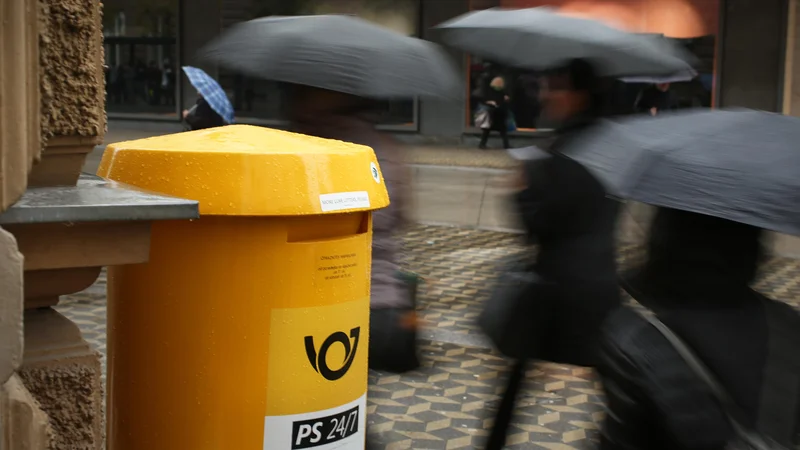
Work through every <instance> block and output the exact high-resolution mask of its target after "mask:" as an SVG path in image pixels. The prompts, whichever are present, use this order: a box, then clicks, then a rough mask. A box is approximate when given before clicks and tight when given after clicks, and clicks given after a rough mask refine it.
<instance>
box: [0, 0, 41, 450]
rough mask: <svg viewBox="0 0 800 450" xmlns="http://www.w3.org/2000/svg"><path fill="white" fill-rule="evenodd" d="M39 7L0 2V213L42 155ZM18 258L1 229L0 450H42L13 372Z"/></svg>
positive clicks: (17, 355) (17, 342)
mask: <svg viewBox="0 0 800 450" xmlns="http://www.w3.org/2000/svg"><path fill="white" fill-rule="evenodd" d="M38 11H39V5H38V3H37V2H36V1H31V0H0V23H2V24H3V26H2V27H0V98H1V99H2V101H3V107H2V108H0V212H1V211H5V210H6V209H7V208H8V207H9V206H10V205H12V204H13V203H14V202H16V201H17V200H18V199H19V197H20V196H21V195H22V193H23V192H25V189H26V187H27V179H28V173H29V171H30V170H31V165H32V164H33V162H34V160H36V159H37V158H38V157H39V154H40V152H41V136H40V127H39V101H40V100H39V42H38V41H39V37H38V23H37V21H38V17H39V15H38ZM22 278H23V258H22V255H21V254H20V253H19V250H18V248H17V242H16V240H15V239H14V237H13V236H12V235H11V234H9V233H8V232H6V231H5V230H2V229H0V450H16V449H30V450H45V449H47V448H48V446H49V442H50V437H51V430H50V428H49V424H48V418H47V416H46V415H45V413H44V412H43V411H42V410H41V408H40V407H39V404H38V402H37V401H36V400H35V399H34V397H33V396H32V395H31V393H30V392H29V391H28V390H27V388H26V387H25V386H24V385H23V383H22V381H21V380H20V378H19V376H18V375H17V373H16V371H17V369H18V368H19V366H20V363H21V361H22V354H23V339H22V330H23V319H22V309H23V283H22Z"/></svg>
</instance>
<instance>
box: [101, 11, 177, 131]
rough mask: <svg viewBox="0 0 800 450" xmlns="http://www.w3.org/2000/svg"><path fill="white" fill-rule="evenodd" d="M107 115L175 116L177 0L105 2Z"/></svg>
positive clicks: (104, 32) (104, 31)
mask: <svg viewBox="0 0 800 450" xmlns="http://www.w3.org/2000/svg"><path fill="white" fill-rule="evenodd" d="M103 6H104V13H103V35H104V46H105V64H106V69H105V75H106V110H107V111H108V112H109V113H111V114H114V113H123V114H145V115H156V116H164V117H176V116H177V111H178V107H177V103H178V102H177V95H178V89H177V86H178V80H179V73H178V71H179V70H180V67H178V61H177V55H178V51H177V36H178V0H148V1H139V0H105V1H104V2H103Z"/></svg>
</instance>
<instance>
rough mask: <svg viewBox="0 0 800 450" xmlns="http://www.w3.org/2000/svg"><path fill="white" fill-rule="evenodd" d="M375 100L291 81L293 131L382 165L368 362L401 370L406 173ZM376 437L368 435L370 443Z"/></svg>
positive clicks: (405, 320) (408, 330) (410, 323)
mask: <svg viewBox="0 0 800 450" xmlns="http://www.w3.org/2000/svg"><path fill="white" fill-rule="evenodd" d="M375 105H376V104H375V102H374V101H372V100H367V99H364V98H361V97H357V96H354V95H350V94H343V93H339V92H334V91H330V90H324V89H318V88H312V87H307V86H300V85H292V86H291V93H290V101H289V102H288V117H289V120H290V122H291V129H292V130H293V131H296V132H298V133H303V134H307V135H311V136H317V137H322V138H327V139H336V140H340V141H346V142H353V143H356V144H362V145H366V146H369V147H371V148H372V149H373V151H374V152H375V156H376V157H377V158H378V162H379V164H380V167H381V173H382V175H383V181H384V183H385V185H386V189H387V191H388V193H389V197H390V198H391V200H392V202H391V205H389V206H388V207H387V208H384V209H381V210H378V211H375V212H374V213H373V215H372V233H373V234H372V270H371V272H370V274H371V278H370V291H371V292H370V343H369V367H370V368H371V369H376V370H388V371H391V372H396V373H400V372H405V371H408V370H412V369H415V368H417V367H418V366H419V360H418V359H417V353H416V351H417V349H416V336H417V320H416V310H415V307H414V306H415V305H414V302H413V295H412V293H411V292H410V291H409V285H408V283H407V282H406V281H405V280H404V279H403V278H402V277H400V273H401V269H400V259H401V252H402V242H401V240H400V233H402V231H403V229H404V228H405V226H406V225H408V224H409V212H410V211H409V202H410V199H411V193H410V189H411V172H410V169H409V168H408V166H407V165H406V164H405V162H404V161H403V156H402V153H401V152H400V150H399V149H398V146H397V144H396V143H395V142H394V140H393V139H391V138H390V137H389V136H386V135H384V134H382V133H380V132H378V131H377V130H375V125H376V124H375V123H374V120H372V118H371V113H372V112H373V109H374V108H375ZM375 439H376V437H374V436H371V437H370V439H369V440H370V444H369V445H370V446H372V447H371V448H378V447H375V445H376V442H375Z"/></svg>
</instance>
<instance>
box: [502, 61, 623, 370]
mask: <svg viewBox="0 0 800 450" xmlns="http://www.w3.org/2000/svg"><path fill="white" fill-rule="evenodd" d="M598 84H599V81H598V78H597V77H596V76H595V74H594V70H593V69H592V67H591V65H589V64H588V63H586V62H584V61H581V60H578V61H573V62H572V63H571V64H570V65H569V66H567V67H566V68H564V69H561V70H557V71H554V72H553V73H551V74H550V76H548V87H547V90H546V91H545V92H544V98H543V99H544V108H545V113H546V114H547V115H548V116H549V118H550V119H553V120H556V121H557V122H559V123H560V124H561V125H560V126H559V128H558V130H557V133H558V137H557V138H556V140H555V142H554V143H553V145H552V146H551V147H550V156H549V157H547V158H543V159H537V160H534V161H528V162H527V163H526V164H525V166H524V188H523V189H521V190H520V191H519V192H518V193H517V194H516V196H515V200H516V201H515V203H516V208H517V211H518V213H519V216H520V218H521V219H522V223H523V225H524V227H525V230H526V232H527V236H528V239H529V241H530V243H532V244H537V245H538V255H537V257H536V263H535V271H536V273H537V274H538V275H539V276H541V277H542V278H544V279H545V280H548V281H550V282H553V283H555V284H556V285H557V292H556V295H557V296H558V297H559V299H560V300H559V301H557V302H553V303H554V304H555V305H556V308H557V309H556V311H554V319H555V320H551V321H550V322H551V324H552V325H551V327H552V330H549V331H548V332H547V333H545V335H546V336H547V341H546V343H544V345H543V348H542V352H543V354H542V357H541V358H540V359H544V360H547V361H553V362H558V363H565V364H574V365H581V366H593V365H594V364H595V362H596V361H597V360H596V356H597V352H596V350H597V349H596V347H595V344H596V338H597V336H598V333H599V330H600V326H601V324H602V322H603V321H604V320H605V318H606V316H607V315H608V313H609V312H610V311H612V310H613V309H615V308H616V307H617V306H618V305H619V304H620V296H619V285H618V279H617V270H616V267H617V266H616V258H615V234H614V230H615V225H616V216H617V211H618V206H619V204H618V202H617V201H615V200H613V199H611V198H610V197H608V196H607V195H606V191H605V188H604V187H603V186H602V185H601V183H600V182H599V181H598V180H597V179H596V178H595V177H594V176H593V175H592V174H591V173H590V172H589V171H588V170H587V169H586V168H585V167H584V166H583V165H581V164H580V163H578V162H577V161H575V160H573V159H572V158H570V152H571V151H572V150H573V148H574V145H573V144H574V142H575V141H576V140H579V139H582V138H583V137H584V136H587V135H588V134H589V133H591V131H592V129H593V128H594V127H595V124H596V122H597V119H598V118H599V116H600V109H599V108H602V107H603V102H602V100H600V96H599V95H598V94H597V89H598Z"/></svg>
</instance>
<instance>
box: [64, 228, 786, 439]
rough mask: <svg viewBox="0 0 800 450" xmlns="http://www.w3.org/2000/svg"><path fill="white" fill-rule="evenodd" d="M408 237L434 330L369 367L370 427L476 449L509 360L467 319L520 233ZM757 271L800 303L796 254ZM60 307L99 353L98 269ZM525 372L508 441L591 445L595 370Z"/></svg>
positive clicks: (444, 231) (514, 253) (630, 251)
mask: <svg viewBox="0 0 800 450" xmlns="http://www.w3.org/2000/svg"><path fill="white" fill-rule="evenodd" d="M405 240H406V243H407V248H408V250H409V256H408V260H407V265H408V268H409V269H411V270H414V271H416V272H418V273H419V274H421V275H422V276H423V277H424V278H425V279H426V283H425V286H424V287H423V289H422V291H421V293H420V303H421V305H420V306H421V309H422V317H423V318H424V320H425V321H426V323H427V326H428V330H433V332H429V333H428V334H426V340H425V341H423V343H422V353H423V356H424V367H423V368H421V369H420V370H417V371H414V372H412V373H408V374H404V375H388V374H380V373H371V374H370V381H371V383H370V385H371V386H370V391H369V393H370V395H369V406H368V411H369V414H370V415H369V422H370V430H371V431H373V432H375V433H379V434H380V435H381V437H382V439H383V440H384V441H385V442H386V443H387V444H388V446H387V448H388V449H471V448H480V447H481V443H482V442H483V439H484V438H485V436H486V435H487V433H488V429H489V427H490V425H491V414H492V412H493V410H494V408H495V407H496V404H497V402H499V396H500V393H501V392H502V387H503V386H504V383H503V381H504V378H505V376H506V373H507V371H508V369H509V364H508V361H506V360H505V359H504V358H502V357H501V356H500V355H498V354H497V353H495V352H493V351H492V350H491V349H490V348H489V347H488V346H487V345H486V344H485V342H483V341H482V340H481V339H480V334H479V332H478V330H477V328H476V327H475V324H474V320H475V317H476V316H477V315H478V312H479V310H480V306H481V303H482V302H483V301H484V300H485V299H486V297H487V295H488V292H489V288H490V286H491V283H492V273H493V272H494V270H493V268H494V267H495V266H496V264H497V263H498V262H500V261H501V260H503V259H506V258H513V257H519V256H520V255H522V254H523V253H522V248H521V247H520V246H519V244H518V236H515V235H513V234H507V233H499V232H492V231H480V230H471V229H459V228H449V227H433V226H419V227H416V228H414V229H413V230H411V231H410V232H409V233H407V235H406V236H405ZM640 257H641V252H640V251H638V249H635V248H632V247H626V248H622V249H621V250H620V258H621V260H622V261H621V265H622V266H623V267H624V266H628V265H630V264H631V263H632V262H633V261H636V260H638V259H639V258H640ZM764 274H765V275H764V276H763V277H762V279H761V281H760V283H759V288H760V289H761V290H763V291H764V292H765V293H767V294H769V295H771V296H773V297H774V298H778V299H781V300H784V301H787V302H790V303H792V304H794V305H795V306H798V307H800V287H799V286H798V282H800V261H796V260H791V259H783V258H776V259H772V260H770V261H768V262H767V264H766V265H765V270H764ZM58 309H59V311H61V312H62V313H64V314H65V315H66V316H68V317H70V318H71V319H72V320H74V321H75V322H76V323H77V324H78V325H79V326H80V327H81V330H82V331H83V332H84V335H85V336H86V338H87V340H89V341H90V342H91V343H92V344H93V345H94V346H95V347H96V348H97V349H98V350H99V351H100V352H101V353H103V354H105V333H106V325H105V277H104V276H103V277H102V278H101V279H100V280H99V281H98V283H97V284H96V285H94V286H92V287H91V288H90V289H88V290H87V291H84V292H82V293H80V294H76V295H73V296H70V297H69V298H67V299H66V300H65V301H64V302H63V303H62V304H61V306H59V307H58ZM528 375H529V376H528V383H527V386H526V388H525V389H524V391H523V395H522V399H521V401H520V403H519V408H518V413H517V416H516V418H515V420H514V425H513V428H512V430H511V431H510V436H509V442H508V448H511V449H541V448H544V449H555V450H562V449H564V450H568V449H582V448H591V447H592V445H593V442H594V441H596V439H597V426H598V423H599V421H600V420H601V419H602V392H601V387H600V384H599V382H598V380H597V379H596V377H595V376H594V374H593V373H592V371H591V370H589V369H583V368H576V367H570V366H562V365H554V364H540V365H537V366H535V367H531V368H530V370H529V372H528Z"/></svg>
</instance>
